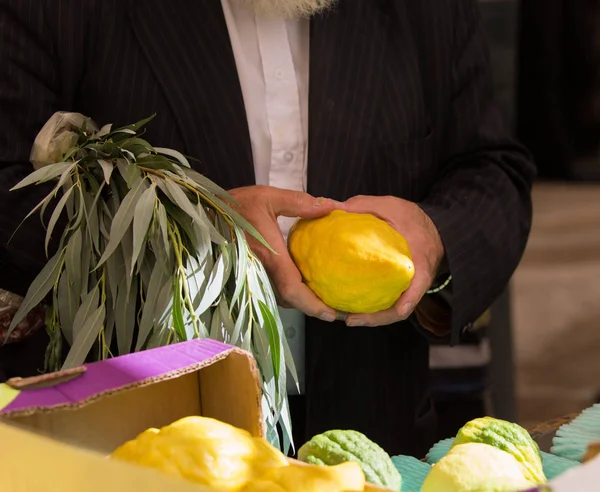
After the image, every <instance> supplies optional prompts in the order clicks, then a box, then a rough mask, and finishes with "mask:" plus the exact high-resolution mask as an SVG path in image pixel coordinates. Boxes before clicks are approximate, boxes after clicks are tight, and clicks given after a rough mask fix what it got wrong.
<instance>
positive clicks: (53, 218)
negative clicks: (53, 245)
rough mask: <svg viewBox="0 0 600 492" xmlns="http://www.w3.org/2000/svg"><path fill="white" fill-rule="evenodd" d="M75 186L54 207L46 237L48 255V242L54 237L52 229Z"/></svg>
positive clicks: (45, 244) (45, 245) (45, 243)
mask: <svg viewBox="0 0 600 492" xmlns="http://www.w3.org/2000/svg"><path fill="white" fill-rule="evenodd" d="M73 188H74V186H72V187H71V188H69V189H68V190H67V192H66V193H65V194H64V195H63V196H62V197H61V198H60V200H59V201H58V203H57V204H56V207H55V208H54V211H53V212H52V216H51V217H50V222H48V229H47V231H46V239H45V241H44V248H45V250H46V255H48V244H49V243H50V238H51V237H52V231H54V227H55V226H56V223H57V222H58V219H59V217H60V215H61V214H62V212H63V209H64V207H65V204H66V203H67V200H68V199H69V197H70V196H71V193H72V192H73Z"/></svg>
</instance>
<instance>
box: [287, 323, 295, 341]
mask: <svg viewBox="0 0 600 492" xmlns="http://www.w3.org/2000/svg"><path fill="white" fill-rule="evenodd" d="M285 336H286V337H288V338H294V337H295V336H296V330H295V329H294V328H293V327H292V326H288V327H287V328H286V329H285Z"/></svg>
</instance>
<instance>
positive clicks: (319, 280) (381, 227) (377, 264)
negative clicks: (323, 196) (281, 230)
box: [288, 210, 415, 313]
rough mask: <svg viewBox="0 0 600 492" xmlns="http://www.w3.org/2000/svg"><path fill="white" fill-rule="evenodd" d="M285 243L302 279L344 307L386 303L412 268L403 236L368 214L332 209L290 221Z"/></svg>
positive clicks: (370, 308)
mask: <svg viewBox="0 0 600 492" xmlns="http://www.w3.org/2000/svg"><path fill="white" fill-rule="evenodd" d="M288 247H289V251H290V255H291V257H292V259H293V260H294V263H295V264H296V266H297V267H298V269H299V270H300V273H302V276H303V278H304V282H305V283H306V285H308V287H309V288H310V289H311V290H312V291H313V292H314V293H315V294H316V295H317V296H318V297H319V298H320V299H321V300H322V301H323V302H324V303H325V304H327V305H328V306H330V307H332V308H334V309H336V310H338V311H342V312H346V313H375V312H378V311H382V310H385V309H389V308H390V307H392V306H393V305H394V303H395V302H396V301H397V300H398V298H399V297H400V295H401V294H402V293H403V292H404V291H406V289H408V287H409V286H410V283H411V281H412V279H413V276H414V274H415V267H414V264H413V262H412V255H411V252H410V249H409V247H408V242H407V241H406V239H405V238H404V237H403V236H402V234H400V233H399V232H398V231H396V230H395V229H394V228H393V227H391V226H390V225H389V224H388V223H387V222H385V221H384V220H381V219H379V218H378V217H375V216H374V215H371V214H356V213H348V212H344V211H342V210H336V211H334V212H332V213H330V214H329V215H327V216H325V217H322V218H319V219H301V220H299V221H298V222H296V224H295V225H294V226H293V227H292V229H291V231H290V234H289V238H288Z"/></svg>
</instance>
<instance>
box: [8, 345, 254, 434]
mask: <svg viewBox="0 0 600 492" xmlns="http://www.w3.org/2000/svg"><path fill="white" fill-rule="evenodd" d="M232 353H236V354H239V355H242V356H244V357H246V358H247V359H248V363H249V366H250V372H251V373H252V375H253V376H254V377H253V379H254V384H255V392H254V393H255V395H256V406H257V411H258V416H259V432H260V436H264V435H265V423H264V418H263V414H262V404H261V397H262V390H261V387H260V375H259V372H258V367H257V365H256V361H255V360H254V358H253V357H252V356H251V355H250V354H249V353H248V352H246V351H245V350H242V349H240V348H237V347H232V348H230V349H228V350H225V351H223V352H220V353H219V354H216V355H214V356H213V357H211V358H209V359H205V360H203V361H201V362H198V363H196V364H191V365H189V366H187V367H184V368H181V369H178V370H176V371H171V372H167V373H165V374H162V375H160V376H156V377H152V378H148V379H144V380H141V381H137V382H135V383H131V384H126V385H124V386H121V387H119V388H114V389H111V390H108V391H102V392H100V393H96V394H95V395H93V396H91V397H89V398H86V399H83V400H81V401H78V402H74V403H66V404H60V405H52V406H47V407H41V406H40V407H35V406H34V407H28V408H24V409H18V410H13V411H7V412H4V413H2V414H0V420H3V419H6V418H8V419H10V418H14V417H27V416H29V415H33V414H39V413H50V412H56V411H60V410H76V409H78V408H82V407H84V406H86V405H89V404H91V403H93V402H95V401H97V400H100V399H102V398H106V397H108V396H111V395H114V394H118V393H122V392H125V391H130V390H132V389H137V388H142V387H145V386H150V385H152V384H157V383H160V382H163V381H168V380H171V379H176V378H178V377H181V376H185V375H187V374H192V373H194V372H198V371H200V370H201V369H204V368H205V367H208V366H211V365H213V364H215V363H217V362H219V361H221V360H223V359H225V358H227V357H229V355H231V354H232Z"/></svg>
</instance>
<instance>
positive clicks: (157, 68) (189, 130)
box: [131, 0, 254, 188]
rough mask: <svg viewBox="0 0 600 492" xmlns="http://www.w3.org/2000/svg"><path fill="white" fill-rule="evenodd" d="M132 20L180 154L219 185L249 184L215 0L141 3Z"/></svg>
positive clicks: (244, 130)
mask: <svg viewBox="0 0 600 492" xmlns="http://www.w3.org/2000/svg"><path fill="white" fill-rule="evenodd" d="M165 19H169V22H168V23H167V22H165ZM131 21H132V27H133V29H134V32H135V34H136V36H137V38H138V40H139V42H140V44H141V47H142V50H143V52H144V54H145V55H146V57H147V58H148V62H149V63H150V65H151V66H152V67H153V70H154V72H155V74H156V77H157V79H158V81H159V83H160V84H161V86H162V89H163V91H164V93H165V96H166V98H167V100H168V101H169V105H170V106H171V109H172V111H173V114H174V115H175V120H176V121H177V125H178V127H179V130H180V132H181V135H182V137H183V140H184V143H185V147H186V149H185V151H186V152H187V153H188V154H189V155H191V156H193V157H195V158H198V159H199V160H200V164H199V169H200V171H201V172H205V173H206V174H207V175H208V176H209V177H210V178H212V179H213V180H215V181H216V182H217V183H219V184H220V185H221V186H223V187H226V188H232V187H236V186H243V185H249V184H253V183H254V171H253V164H252V148H251V144H250V136H249V132H248V124H247V120H246V112H245V109H244V101H243V97H242V91H241V87H240V83H239V78H238V74H237V70H236V65H235V59H234V56H233V50H232V47H231V42H230V40H229V33H228V30H227V25H226V21H225V17H224V14H223V9H222V6H221V2H220V0H196V1H189V0H170V1H168V2H165V1H164V0H143V1H141V2H137V3H136V4H135V7H134V10H133V11H132V12H131Z"/></svg>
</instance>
